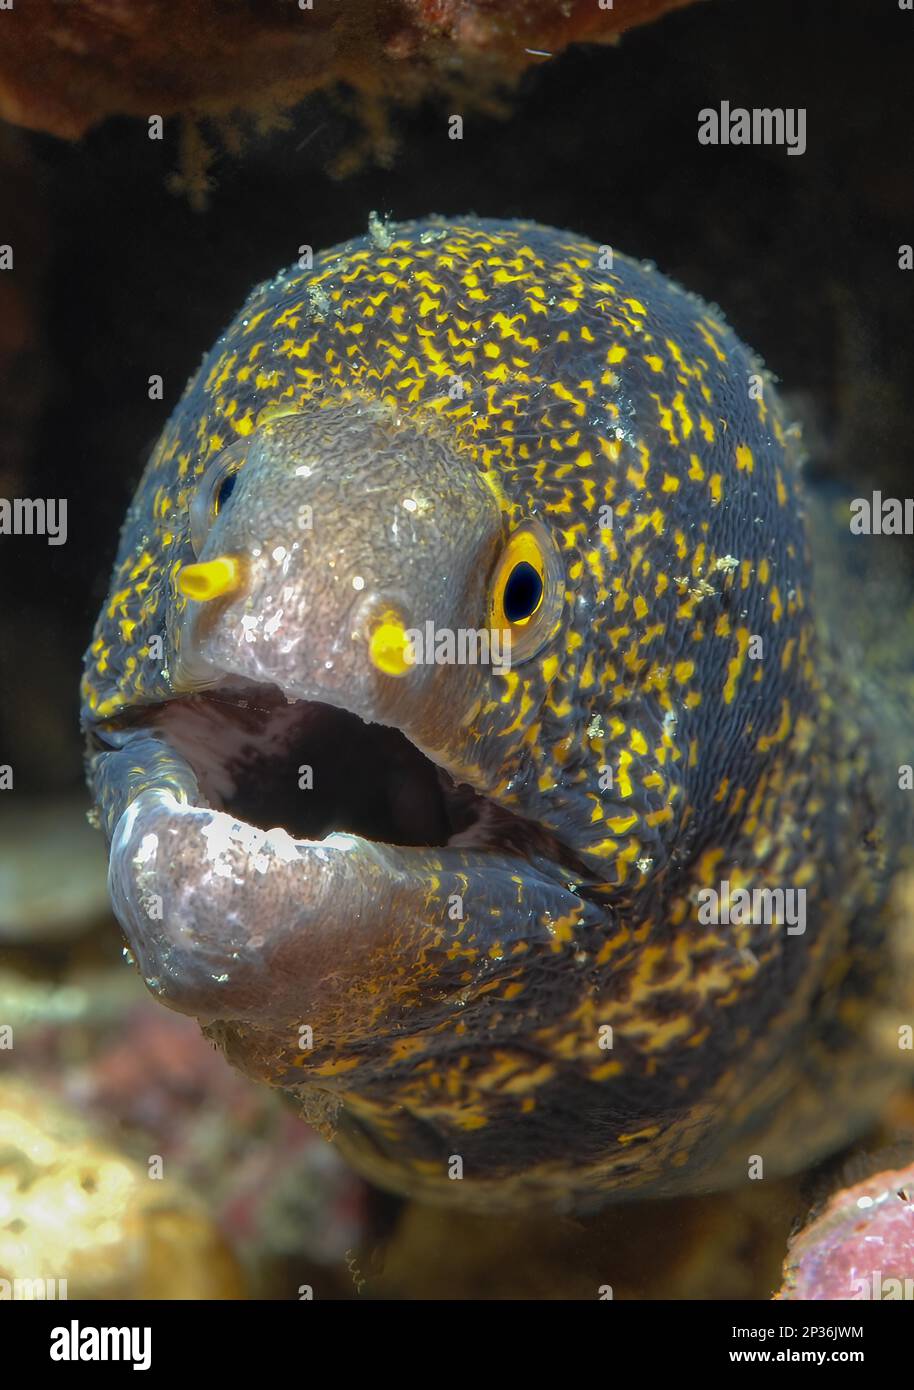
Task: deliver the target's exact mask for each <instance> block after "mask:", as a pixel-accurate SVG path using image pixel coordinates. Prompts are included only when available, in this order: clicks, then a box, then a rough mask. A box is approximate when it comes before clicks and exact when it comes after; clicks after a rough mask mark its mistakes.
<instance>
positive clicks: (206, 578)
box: [176, 555, 241, 603]
mask: <svg viewBox="0 0 914 1390" xmlns="http://www.w3.org/2000/svg"><path fill="white" fill-rule="evenodd" d="M176 582H177V586H178V590H179V592H180V593H182V594H183V595H184V597H185V598H192V599H196V601H197V602H198V603H208V602H209V600H210V599H214V598H220V597H221V596H222V595H223V594H228V593H232V592H233V591H234V590H235V589H237V588H238V585H239V584H240V583H241V566H240V565H239V564H238V561H237V560H236V559H235V557H234V555H220V556H219V557H218V558H217V559H215V560H205V561H203V562H201V563H199V564H195V565H185V566H184V567H183V569H181V570H179V571H178V577H177V581H176Z"/></svg>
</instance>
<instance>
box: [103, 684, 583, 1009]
mask: <svg viewBox="0 0 914 1390" xmlns="http://www.w3.org/2000/svg"><path fill="white" fill-rule="evenodd" d="M113 742H114V746H113V747H111V751H109V752H107V753H103V754H102V755H101V756H102V757H103V758H104V759H106V760H121V763H120V767H119V768H118V766H116V764H115V762H108V764H107V770H106V773H105V775H106V776H107V778H108V780H109V784H113V785H121V786H123V785H125V784H126V782H127V780H129V779H130V778H132V779H133V789H134V792H135V793H136V794H135V795H133V796H132V797H130V798H129V800H128V802H127V804H126V806H125V808H124V809H123V810H122V812H121V813H120V815H119V818H118V820H117V823H116V825H115V826H114V829H113V835H112V840H111V853H110V861H109V888H110V892H111V898H112V903H113V905H114V909H115V912H116V915H117V917H118V919H119V921H120V923H121V925H122V927H123V929H124V932H125V934H126V937H127V940H128V943H129V945H130V948H131V950H132V952H133V954H134V956H135V958H136V960H137V963H138V965H139V968H140V970H141V972H142V974H143V976H144V977H145V979H146V983H147V985H148V987H149V988H150V989H151V990H152V991H153V992H154V993H155V994H156V995H157V996H158V997H159V998H160V999H161V1000H162V1002H164V1003H167V1004H169V1005H170V1006H171V1007H173V1008H176V1009H178V1010H180V1011H182V1012H186V1013H190V1014H193V1015H195V1016H196V1017H197V1018H199V1019H201V1021H203V1022H213V1021H216V1020H225V1019H230V1020H240V1021H247V1022H250V1023H252V1024H258V1025H264V1024H265V1023H267V1022H269V1023H271V1025H272V1026H281V1027H291V1026H292V1025H293V1023H295V1021H301V1022H306V1023H307V1022H312V1023H313V1022H314V1021H316V1020H318V1021H322V1023H323V1026H324V1027H325V1028H328V1027H330V1026H331V1025H330V1024H329V1023H328V1022H327V1020H329V1019H334V1018H337V1019H338V1018H339V1017H340V1016H341V1014H345V1015H346V1016H347V1018H348V1020H349V1023H350V1024H351V1022H352V1015H353V1012H354V1011H355V1012H357V1011H358V1009H359V1007H361V1004H362V1003H364V1000H365V998H366V997H367V996H368V995H370V994H372V993H374V994H375V995H376V996H377V995H378V994H380V995H381V996H382V998H389V1003H390V1008H391V1010H393V1011H394V1012H396V1010H397V1009H398V1008H401V1007H402V1004H400V1003H398V1002H397V1001H398V998H400V997H401V995H400V994H399V993H398V991H403V990H405V991H406V992H407V993H408V994H410V996H411V997H414V996H415V995H416V992H417V991H420V992H421V991H422V990H423V989H425V990H431V992H432V993H433V994H434V995H435V996H436V998H438V999H439V1000H440V997H441V991H442V990H447V989H448V988H449V984H448V981H449V980H450V979H451V977H452V975H453V972H452V971H450V970H449V968H448V966H447V961H448V960H453V958H454V953H455V952H463V951H465V952H466V961H465V962H464V970H463V974H462V976H460V977H459V978H463V979H465V976H466V963H467V962H469V963H471V964H472V969H471V972H470V973H471V974H473V973H478V972H480V971H483V972H485V971H487V970H491V969H493V968H496V966H497V962H498V960H499V959H501V958H502V956H503V955H509V954H510V953H511V951H512V950H514V949H522V950H527V949H529V948H530V947H531V946H533V945H537V944H539V945H542V946H543V947H548V945H549V944H550V942H551V941H552V940H553V939H554V936H555V931H556V924H562V923H567V922H569V921H574V920H577V919H578V918H579V917H580V915H581V914H582V913H583V912H584V911H585V910H586V904H585V902H584V901H583V899H582V898H581V897H580V896H579V894H578V891H577V889H576V887H575V886H574V882H573V880H574V879H575V874H574V871H573V869H571V868H569V867H568V863H569V861H570V860H571V856H570V855H567V853H566V851H564V849H563V848H562V847H561V846H560V845H558V844H557V842H555V841H554V840H552V838H551V837H550V836H548V835H547V834H546V833H545V832H542V831H540V830H539V829H538V827H535V826H533V825H531V824H530V823H528V822H525V821H523V820H521V819H520V818H518V817H514V816H512V815H511V814H510V813H508V812H506V811H503V810H502V809H501V808H499V807H496V806H495V805H494V804H493V803H492V802H490V801H487V800H486V799H485V798H483V797H481V796H479V795H478V794H476V793H475V792H473V791H472V790H471V789H469V788H466V787H458V786H456V785H455V784H454V783H453V782H452V781H451V779H450V778H449V777H448V776H447V775H446V774H445V773H444V772H443V771H442V769H440V768H438V767H437V766H436V765H435V764H434V763H432V762H431V761H430V760H429V759H427V758H425V757H424V755H423V754H421V753H419V752H418V750H417V749H415V748H414V747H413V745H412V744H410V743H409V742H408V740H406V739H405V738H404V736H403V735H401V734H400V733H399V732H398V731H396V730H392V729H386V728H382V727H381V726H378V725H368V724H365V723H364V721H362V720H360V719H358V718H357V717H356V716H354V715H350V714H348V713H347V712H346V711H344V710H339V709H335V708H331V707H329V706H323V705H319V704H317V703H313V702H297V703H291V704H290V703H289V702H287V701H286V700H285V699H284V698H283V697H282V695H281V693H280V692H278V691H276V690H275V688H273V689H268V688H263V687H259V686H253V685H250V686H244V685H239V684H238V683H237V682H235V683H234V684H233V685H230V684H228V683H227V684H226V685H225V686H223V687H221V688H219V689H217V690H213V691H210V692H208V693H207V694H206V695H195V696H192V697H189V698H187V699H178V700H174V701H171V702H168V703H167V704H165V705H161V706H158V707H155V708H154V710H153V712H152V714H151V715H149V714H148V713H147V716H146V721H145V723H144V725H143V726H141V727H140V726H136V725H134V726H133V727H132V728H131V729H129V730H121V731H120V732H119V733H118V735H117V736H116V739H114V740H113ZM118 745H119V746H118ZM138 787H139V790H137V788H138ZM277 809H281V811H282V815H281V816H280V815H276V814H275V811H276V810H277ZM280 819H283V820H285V821H286V824H285V825H277V824H276V821H277V820H280ZM256 822H260V824H257V823H256ZM264 824H265V825H266V826H272V828H262V827H263V826H264ZM302 831H303V832H304V833H303V834H302V833H301V832H302ZM296 832H298V833H297V834H296ZM521 942H523V943H524V945H523V946H522V947H521V946H520V945H519V943H521ZM439 965H440V966H441V969H440V970H439V968H438V966H439ZM453 978H454V979H455V980H456V979H457V978H458V976H456V975H453ZM376 1016H377V1015H376V1013H374V1014H373V1017H374V1018H376Z"/></svg>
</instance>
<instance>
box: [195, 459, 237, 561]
mask: <svg viewBox="0 0 914 1390" xmlns="http://www.w3.org/2000/svg"><path fill="white" fill-rule="evenodd" d="M247 451H248V442H247V441H246V440H244V439H240V440H238V442H237V443H236V444H230V445H229V446H228V448H227V449H223V450H222V452H221V453H220V454H217V455H216V457H215V458H214V459H213V461H212V463H211V464H209V466H208V467H207V468H206V470H205V471H204V473H203V477H202V478H201V479H200V482H199V483H198V485H197V493H196V496H195V497H194V500H193V502H192V503H191V505H190V541H191V545H192V546H193V548H194V554H195V555H198V556H199V555H200V553H201V551H202V550H203V547H204V545H205V544H206V538H207V536H208V535H209V533H210V530H211V528H212V525H213V522H214V521H215V520H216V518H217V516H219V514H220V513H221V511H222V509H223V508H224V507H225V506H226V504H227V503H228V500H229V498H230V497H231V495H232V493H233V492H234V490H235V484H236V483H237V481H238V471H239V469H240V468H241V466H242V465H243V463H244V460H245V457H246V456H247Z"/></svg>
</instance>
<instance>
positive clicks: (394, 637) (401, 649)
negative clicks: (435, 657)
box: [368, 612, 413, 676]
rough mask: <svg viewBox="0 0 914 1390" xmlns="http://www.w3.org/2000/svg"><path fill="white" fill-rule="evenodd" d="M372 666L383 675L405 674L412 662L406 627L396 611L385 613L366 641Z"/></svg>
mask: <svg viewBox="0 0 914 1390" xmlns="http://www.w3.org/2000/svg"><path fill="white" fill-rule="evenodd" d="M368 655H369V658H370V660H371V664H372V666H374V667H375V668H376V670H378V671H381V672H382V673H383V674H384V675H385V676H405V675H406V673H407V671H408V670H409V668H410V667H411V666H412V664H413V659H412V650H411V646H410V640H409V638H408V637H407V635H406V628H405V627H404V626H403V623H402V621H401V620H400V618H399V617H398V616H397V614H396V613H393V612H389V613H385V614H384V617H383V618H382V619H381V621H380V623H379V624H378V626H377V627H376V628H375V630H374V632H373V633H372V634H371V637H370V639H369V642H368Z"/></svg>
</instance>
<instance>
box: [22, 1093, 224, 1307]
mask: <svg viewBox="0 0 914 1390" xmlns="http://www.w3.org/2000/svg"><path fill="white" fill-rule="evenodd" d="M52 1280H53V1281H54V1284H53V1286H52V1285H50V1283H49V1281H52ZM63 1280H65V1281H66V1283H65V1285H63V1286H62V1285H61V1281H63ZM36 1281H40V1282H36ZM39 1290H40V1292H39ZM242 1292H243V1283H242V1279H241V1276H240V1273H239V1270H238V1267H237V1266H236V1263H235V1261H234V1258H233V1256H232V1254H231V1252H230V1251H229V1249H228V1247H227V1246H226V1244H225V1242H224V1240H223V1239H222V1237H221V1236H220V1235H219V1233H218V1232H217V1231H216V1229H215V1227H214V1225H213V1223H212V1221H211V1219H210V1218H209V1216H208V1215H207V1214H206V1212H205V1210H204V1208H203V1207H202V1205H201V1203H200V1202H199V1201H198V1200H197V1199H196V1198H195V1197H193V1196H192V1195H191V1194H190V1193H189V1192H188V1191H187V1190H186V1188H184V1187H183V1186H182V1185H181V1184H179V1183H177V1182H175V1181H174V1180H172V1179H171V1178H168V1177H165V1178H164V1179H163V1180H162V1181H152V1180H151V1178H150V1176H149V1175H148V1174H147V1172H146V1170H145V1169H144V1168H143V1167H141V1166H140V1164H138V1163H135V1162H134V1161H133V1160H132V1159H129V1158H127V1157H126V1156H125V1155H124V1154H123V1153H122V1152H120V1151H119V1150H118V1149H117V1148H115V1147H114V1146H113V1145H112V1144H111V1143H110V1142H109V1141H107V1140H105V1139H104V1138H102V1137H100V1136H99V1135H98V1134H96V1133H94V1132H93V1131H92V1130H91V1129H90V1128H89V1127H88V1126H86V1124H85V1123H84V1121H83V1120H81V1119H80V1118H79V1116H77V1115H76V1114H75V1113H74V1112H73V1111H71V1110H69V1109H67V1108H64V1107H61V1106H58V1105H52V1104H49V1102H48V1099H47V1096H46V1095H43V1094H35V1093H34V1092H32V1091H29V1090H26V1089H25V1087H23V1086H20V1085H16V1084H14V1083H11V1082H7V1081H4V1082H3V1083H0V1298H4V1299H5V1298H35V1297H49V1298H91V1299H98V1298H154V1299H158V1298H169V1299H171V1298H189V1299H199V1298H237V1297H240V1296H241V1294H242Z"/></svg>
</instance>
